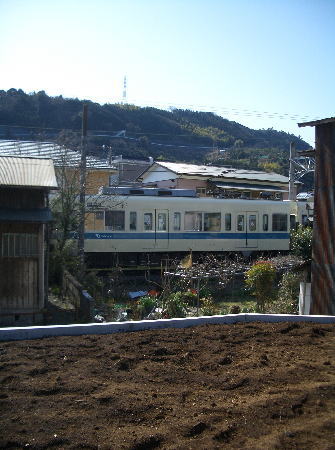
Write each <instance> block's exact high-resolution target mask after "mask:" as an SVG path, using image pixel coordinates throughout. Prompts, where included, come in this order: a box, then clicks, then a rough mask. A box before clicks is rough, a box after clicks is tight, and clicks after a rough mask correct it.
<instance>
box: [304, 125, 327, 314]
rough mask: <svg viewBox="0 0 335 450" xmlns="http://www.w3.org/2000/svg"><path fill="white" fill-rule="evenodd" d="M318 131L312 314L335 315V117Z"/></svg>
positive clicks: (316, 134)
mask: <svg viewBox="0 0 335 450" xmlns="http://www.w3.org/2000/svg"><path fill="white" fill-rule="evenodd" d="M298 125H299V127H307V126H311V127H315V154H314V156H315V178H314V180H315V185H314V221H313V252H312V253H313V255H312V292H311V293H312V301H311V309H310V314H321V315H335V117H329V118H326V119H321V120H315V121H312V122H304V123H299V124H298Z"/></svg>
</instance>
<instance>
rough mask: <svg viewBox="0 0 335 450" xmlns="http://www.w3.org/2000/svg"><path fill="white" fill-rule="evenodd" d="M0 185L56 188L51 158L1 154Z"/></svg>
mask: <svg viewBox="0 0 335 450" xmlns="http://www.w3.org/2000/svg"><path fill="white" fill-rule="evenodd" d="M0 186H18V187H23V186H25V187H41V188H47V189H56V188H57V181H56V175H55V170H54V165H53V162H52V160H51V159H41V158H17V157H12V156H0Z"/></svg>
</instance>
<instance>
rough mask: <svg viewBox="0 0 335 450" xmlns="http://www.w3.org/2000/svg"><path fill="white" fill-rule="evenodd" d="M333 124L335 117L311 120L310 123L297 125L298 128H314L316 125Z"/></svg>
mask: <svg viewBox="0 0 335 450" xmlns="http://www.w3.org/2000/svg"><path fill="white" fill-rule="evenodd" d="M331 122H335V117H328V118H327V119H320V120H312V121H311V122H301V123H298V126H299V127H314V126H316V125H323V124H325V123H331Z"/></svg>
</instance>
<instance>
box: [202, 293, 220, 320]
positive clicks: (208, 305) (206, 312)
mask: <svg viewBox="0 0 335 450" xmlns="http://www.w3.org/2000/svg"><path fill="white" fill-rule="evenodd" d="M200 305H201V307H200V311H201V315H203V316H214V315H215V314H218V309H217V307H216V305H215V303H214V301H213V299H212V297H203V298H201V299H200Z"/></svg>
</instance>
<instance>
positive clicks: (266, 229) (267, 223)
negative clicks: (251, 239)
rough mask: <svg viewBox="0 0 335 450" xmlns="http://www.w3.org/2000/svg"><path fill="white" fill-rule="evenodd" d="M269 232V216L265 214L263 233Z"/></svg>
mask: <svg viewBox="0 0 335 450" xmlns="http://www.w3.org/2000/svg"><path fill="white" fill-rule="evenodd" d="M268 230H269V215H268V214H263V231H268Z"/></svg>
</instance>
